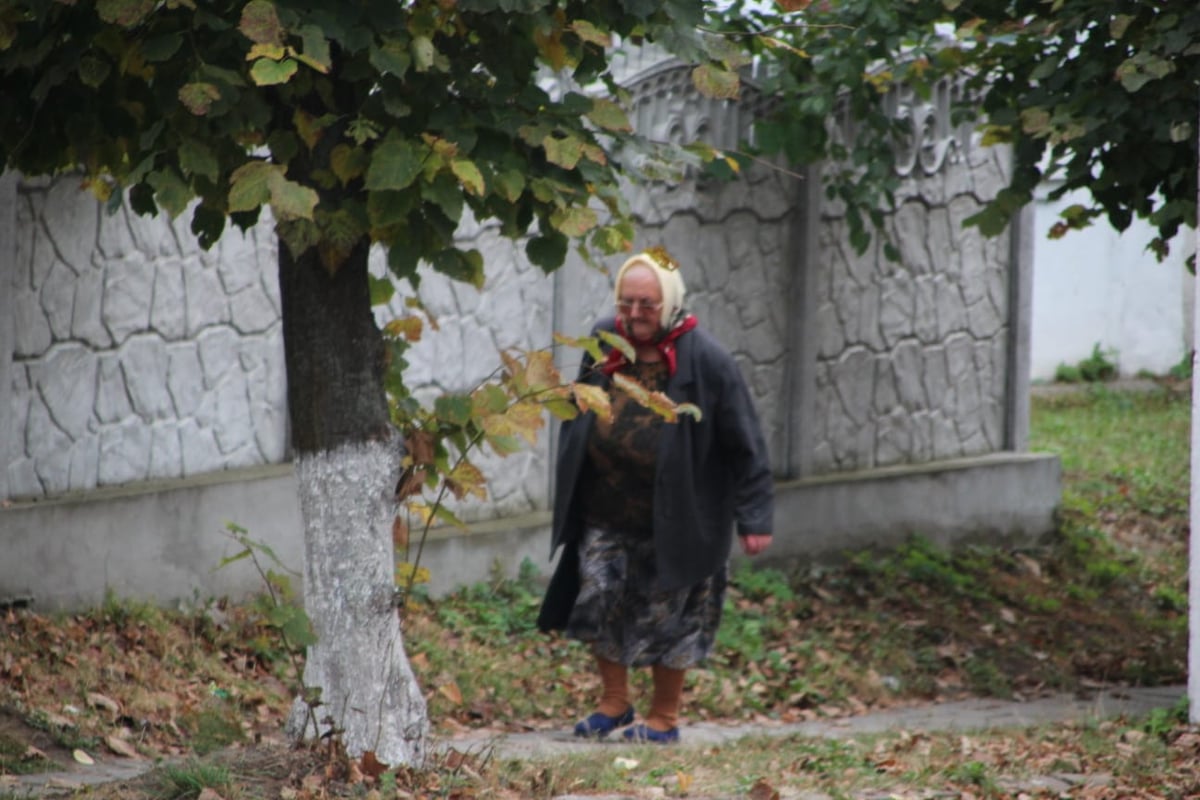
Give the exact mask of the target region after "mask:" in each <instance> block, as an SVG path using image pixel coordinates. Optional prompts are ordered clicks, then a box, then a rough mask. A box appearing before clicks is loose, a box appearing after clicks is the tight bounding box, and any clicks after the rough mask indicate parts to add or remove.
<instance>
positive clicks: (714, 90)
mask: <svg viewBox="0 0 1200 800" xmlns="http://www.w3.org/2000/svg"><path fill="white" fill-rule="evenodd" d="M692 83H693V84H695V86H696V89H697V90H699V92H700V94H702V95H704V96H705V97H712V98H715V99H717V100H733V99H735V98H737V96H738V92H739V89H740V85H741V79H740V78H739V77H738V74H737V73H736V72H733V71H731V70H727V69H722V68H721V67H718V66H717V65H715V64H701V65H700V66H698V67H696V68H695V69H694V70H692Z"/></svg>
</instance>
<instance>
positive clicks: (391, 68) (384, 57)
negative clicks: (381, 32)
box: [367, 39, 412, 78]
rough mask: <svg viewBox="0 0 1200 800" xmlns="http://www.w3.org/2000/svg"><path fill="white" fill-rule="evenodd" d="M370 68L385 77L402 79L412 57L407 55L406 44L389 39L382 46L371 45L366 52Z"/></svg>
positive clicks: (410, 63)
mask: <svg viewBox="0 0 1200 800" xmlns="http://www.w3.org/2000/svg"><path fill="white" fill-rule="evenodd" d="M367 58H368V60H369V61H370V62H371V66H372V67H374V68H375V69H377V70H379V71H380V72H381V73H383V74H385V75H394V76H396V77H397V78H403V77H404V75H405V73H407V72H408V68H409V67H410V66H411V65H412V56H410V55H409V54H408V43H407V42H402V41H397V40H395V39H389V40H387V41H385V42H384V43H383V44H382V46H380V45H377V44H375V43H372V44H371V49H370V51H369V52H368V56H367Z"/></svg>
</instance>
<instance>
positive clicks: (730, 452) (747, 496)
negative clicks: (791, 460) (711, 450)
mask: <svg viewBox="0 0 1200 800" xmlns="http://www.w3.org/2000/svg"><path fill="white" fill-rule="evenodd" d="M722 361H723V362H724V365H723V366H724V369H723V370H722V372H723V377H724V380H723V381H722V387H721V402H720V403H719V405H718V410H717V419H716V425H717V436H718V441H719V442H720V447H721V454H722V456H723V457H724V458H725V459H727V460H728V463H729V465H730V470H731V474H732V480H733V490H734V497H733V502H734V511H733V517H734V521H735V523H736V524H737V533H738V535H739V536H747V535H750V534H771V533H772V532H773V530H774V522H775V519H774V518H775V479H774V476H773V475H772V474H771V462H770V459H769V457H768V455H767V444H766V440H765V439H764V438H763V434H762V426H761V424H760V423H759V419H758V412H757V411H756V410H755V408H754V402H753V400H752V399H751V398H750V390H749V389H748V388H747V386H746V381H745V379H743V378H742V373H741V370H740V369H738V366H737V363H736V362H734V361H733V358H732V357H727V358H724V359H722Z"/></svg>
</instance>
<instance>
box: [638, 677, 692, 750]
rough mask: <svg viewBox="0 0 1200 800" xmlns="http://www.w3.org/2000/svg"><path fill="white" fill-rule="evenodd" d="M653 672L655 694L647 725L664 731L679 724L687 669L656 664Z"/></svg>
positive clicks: (661, 731)
mask: <svg viewBox="0 0 1200 800" xmlns="http://www.w3.org/2000/svg"><path fill="white" fill-rule="evenodd" d="M651 674H652V675H653V677H654V696H653V698H652V699H651V700H650V713H649V714H647V715H646V727H648V728H652V729H654V730H656V731H659V732H660V733H663V732H666V731H669V730H673V729H674V728H676V727H678V725H679V709H680V707H681V706H682V705H683V678H684V676H685V675H686V674H687V670H683V669H671V668H670V667H664V666H662V665H661V664H655V665H654V667H653V669H652V673H651Z"/></svg>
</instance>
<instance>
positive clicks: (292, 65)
mask: <svg viewBox="0 0 1200 800" xmlns="http://www.w3.org/2000/svg"><path fill="white" fill-rule="evenodd" d="M299 68H300V65H299V64H297V63H296V62H295V61H293V60H292V59H290V58H285V59H284V60H283V61H272V60H271V59H269V58H260V59H258V60H257V61H255V62H254V65H253V66H251V67H250V79H251V80H253V81H254V84H255V85H256V86H277V85H279V84H281V83H287V82H288V81H290V80H291V79H292V76H293V75H295V74H296V70H298V69H299Z"/></svg>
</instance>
